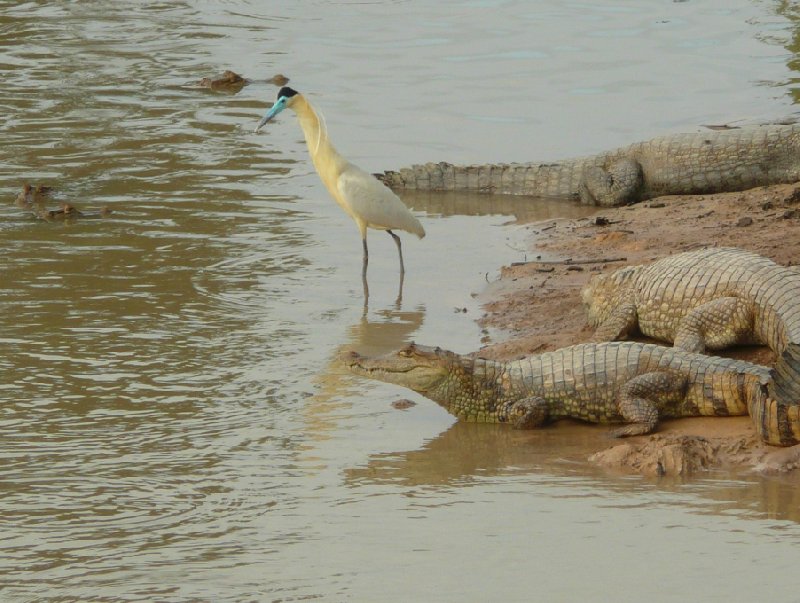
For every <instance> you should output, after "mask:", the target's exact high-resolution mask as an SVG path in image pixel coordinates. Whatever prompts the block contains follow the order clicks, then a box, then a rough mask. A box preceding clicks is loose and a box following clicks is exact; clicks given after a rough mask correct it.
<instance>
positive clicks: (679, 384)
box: [344, 342, 770, 436]
mask: <svg viewBox="0 0 800 603" xmlns="http://www.w3.org/2000/svg"><path fill="white" fill-rule="evenodd" d="M344 360H345V364H346V365H347V366H348V368H349V369H350V370H351V371H353V372H354V373H356V374H359V375H363V376H366V377H370V378H372V379H378V380H380V381H386V382H388V383H394V384H397V385H402V386H404V387H407V388H410V389H412V390H414V391H416V392H418V393H420V394H422V395H423V396H425V397H426V398H429V399H431V400H433V401H434V402H437V403H438V404H440V405H441V406H443V407H444V408H445V409H447V411H448V412H450V413H451V414H453V415H455V416H457V417H458V418H460V419H463V420H467V421H475V422H489V423H509V424H511V425H513V426H514V427H517V428H534V427H538V426H540V425H542V424H544V423H545V422H548V421H554V420H557V419H561V418H567V417H571V418H574V419H581V420H584V421H590V422H595V423H620V422H623V423H627V425H625V426H623V427H621V428H619V429H617V430H615V431H614V432H613V435H615V436H629V435H639V434H644V433H649V432H651V431H653V430H654V429H655V427H656V425H657V423H658V420H659V418H662V417H686V416H700V415H726V416H727V415H743V414H746V413H747V412H748V411H749V412H751V413H752V412H755V411H758V409H759V408H765V409H767V410H766V412H769V404H770V401H769V400H768V399H767V392H766V383H767V382H768V381H769V378H770V371H769V369H767V368H766V367H762V366H758V365H755V364H751V363H749V362H744V361H741V360H732V359H728V358H716V357H713V356H704V355H702V354H695V353H692V352H685V351H683V350H677V349H675V348H667V347H664V346H659V345H654V344H645V343H636V342H615V343H602V344H582V345H576V346H572V347H568V348H563V349H560V350H556V351H554V352H547V353H543V354H537V355H534V356H529V357H526V358H523V359H521V360H514V361H511V362H497V361H492V360H485V359H482V358H475V357H473V356H462V355H459V354H456V353H454V352H449V351H446V350H442V349H440V348H431V347H426V346H421V345H415V344H411V345H409V346H407V347H405V348H403V349H401V350H399V351H397V352H393V353H389V354H387V355H384V356H380V357H377V358H367V357H364V356H361V355H359V354H357V353H355V352H351V353H350V355H349V356H346V357H345V359H344Z"/></svg>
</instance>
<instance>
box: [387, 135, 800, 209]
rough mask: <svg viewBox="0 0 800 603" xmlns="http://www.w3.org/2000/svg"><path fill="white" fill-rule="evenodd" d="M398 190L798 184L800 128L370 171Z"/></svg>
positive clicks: (620, 191) (645, 192)
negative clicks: (549, 158) (549, 157)
mask: <svg viewBox="0 0 800 603" xmlns="http://www.w3.org/2000/svg"><path fill="white" fill-rule="evenodd" d="M375 176H376V177H377V178H378V179H379V180H382V181H383V182H384V183H385V184H386V185H388V186H389V187H391V188H392V189H395V190H402V189H416V190H444V191H449V190H463V191H480V192H487V193H502V194H512V195H532V196H539V197H563V198H569V199H575V200H577V199H580V200H581V201H582V202H583V203H587V204H590V205H604V206H609V205H623V204H626V203H634V202H636V201H641V200H642V199H649V198H652V197H657V196H659V195H679V194H703V193H718V192H726V191H738V190H746V189H748V188H753V187H756V186H766V185H768V184H780V183H789V182H797V181H800V126H798V125H789V126H761V127H751V128H742V129H735V130H723V131H713V132H701V133H696V134H676V135H672V136H662V137H659V138H654V139H652V140H648V141H645V142H637V143H634V144H632V145H629V146H627V147H622V148H619V149H615V150H612V151H608V152H604V153H599V154H597V155H592V156H588V157H580V158H576V159H566V160H563V161H558V162H555V163H518V164H488V165H472V166H456V165H452V164H450V163H426V164H424V165H414V166H412V167H410V168H403V169H400V170H398V171H386V172H384V173H383V174H375Z"/></svg>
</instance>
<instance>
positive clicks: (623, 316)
mask: <svg viewBox="0 0 800 603" xmlns="http://www.w3.org/2000/svg"><path fill="white" fill-rule="evenodd" d="M582 296H583V302H584V304H585V306H586V308H587V316H588V321H589V323H590V324H591V325H592V326H594V327H596V331H595V334H594V336H593V338H592V339H593V341H595V342H599V341H610V340H616V339H622V338H625V337H627V336H628V335H630V334H632V333H634V332H637V331H638V332H640V333H642V334H643V335H647V336H649V337H653V338H655V339H660V340H662V341H668V342H674V344H675V346H676V347H678V348H681V349H683V350H687V351H694V352H702V351H704V350H706V349H710V350H718V349H722V348H725V347H728V346H731V345H735V344H749V343H757V344H765V345H767V346H769V347H770V349H771V350H772V351H773V352H775V354H776V355H777V360H776V363H775V369H774V379H773V380H771V381H770V383H769V385H768V390H769V393H770V397H771V398H772V399H773V400H774V401H775V402H776V403H777V404H778V405H780V406H781V409H780V412H781V413H782V414H785V413H787V412H789V409H790V408H791V407H793V406H794V407H797V408H800V270H798V269H797V268H794V267H785V266H781V265H779V264H776V263H775V262H773V261H772V260H770V259H768V258H765V257H762V256H760V255H757V254H755V253H751V252H749V251H745V250H742V249H736V248H729V247H718V248H713V247H712V248H707V249H698V250H695V251H688V252H685V253H679V254H676V255H673V256H669V257H666V258H663V259H661V260H658V261H656V262H654V263H652V264H647V265H641V266H629V267H626V268H621V269H619V270H616V271H614V272H611V273H608V274H599V275H596V276H594V277H592V279H591V280H590V282H589V284H588V285H587V286H586V287H585V288H584V290H583V292H582ZM793 412H794V411H793ZM751 415H752V413H751ZM753 419H754V421H756V423H758V422H759V421H760V420H768V417H765V416H764V414H763V412H762V413H758V414H756V415H753ZM788 420H789V419H787V418H786V417H785V416H784V417H783V418H782V419H781V423H786V422H787V421H788ZM757 427H758V428H759V431H760V432H761V433H762V436H763V434H764V433H767V434H768V438H765V439H767V441H768V442H769V443H772V444H781V445H793V444H796V443H798V442H800V439H799V438H798V434H795V433H794V432H798V431H800V429H798V426H797V425H784V426H783V427H780V428H778V429H777V430H776V429H773V428H768V427H767V426H758V425H757Z"/></svg>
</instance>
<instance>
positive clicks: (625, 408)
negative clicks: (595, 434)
mask: <svg viewBox="0 0 800 603" xmlns="http://www.w3.org/2000/svg"><path fill="white" fill-rule="evenodd" d="M687 383H688V379H687V378H686V377H684V376H683V375H681V374H678V373H673V372H667V371H654V372H651V373H643V374H641V375H638V376H636V377H634V378H633V379H631V380H630V381H628V382H627V383H625V385H623V386H622V387H621V388H620V392H619V400H618V402H617V406H618V408H619V412H620V414H621V415H622V418H623V419H625V421H627V422H628V423H629V424H628V425H625V427H620V428H619V429H616V430H614V431H612V432H611V436H612V437H614V438H621V437H626V436H633V435H642V434H645V433H650V432H651V431H653V430H654V429H655V428H656V425H657V424H658V409H659V408H663V407H664V406H665V405H667V404H669V403H672V402H676V401H677V400H679V399H681V398H683V396H684V395H685V393H686V385H687Z"/></svg>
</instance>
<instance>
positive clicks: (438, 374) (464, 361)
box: [344, 343, 517, 423]
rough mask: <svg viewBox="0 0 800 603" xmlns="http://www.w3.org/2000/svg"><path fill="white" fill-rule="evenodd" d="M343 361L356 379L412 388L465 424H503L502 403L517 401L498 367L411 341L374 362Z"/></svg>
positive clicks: (357, 358)
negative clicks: (362, 377) (373, 380)
mask: <svg viewBox="0 0 800 603" xmlns="http://www.w3.org/2000/svg"><path fill="white" fill-rule="evenodd" d="M344 362H345V364H346V365H347V367H348V368H349V369H350V370H351V371H352V372H354V373H356V374H357V375H363V376H365V377H369V378H371V379H377V380H379V381H386V382H387V383H394V384H396V385H402V386H403V387H407V388H409V389H412V390H414V391H415V392H417V393H420V394H422V395H423V396H425V397H426V398H428V399H430V400H433V401H434V402H436V403H438V404H440V405H441V406H443V407H444V408H445V409H447V411H448V412H450V413H451V414H453V415H455V416H457V417H459V418H461V419H464V420H466V421H475V422H481V423H486V422H490V423H493V422H498V421H506V420H508V419H507V416H506V415H507V413H506V411H505V409H506V403H507V402H509V401H513V400H514V399H516V397H517V394H516V392H515V391H514V388H513V387H512V386H511V384H510V379H508V378H507V377H506V375H505V374H504V371H503V365H502V364H501V363H496V362H493V361H491V360H483V359H480V358H473V357H471V356H461V355H459V354H456V353H454V352H449V351H447V350H443V349H441V348H432V347H428V346H423V345H416V344H413V343H412V344H411V345H408V346H406V347H404V348H403V349H401V350H398V351H396V352H390V353H389V354H385V355H383V356H378V357H377V358H367V357H365V356H362V355H360V354H357V353H356V352H350V353H349V354H347V355H346V356H345V358H344Z"/></svg>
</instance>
